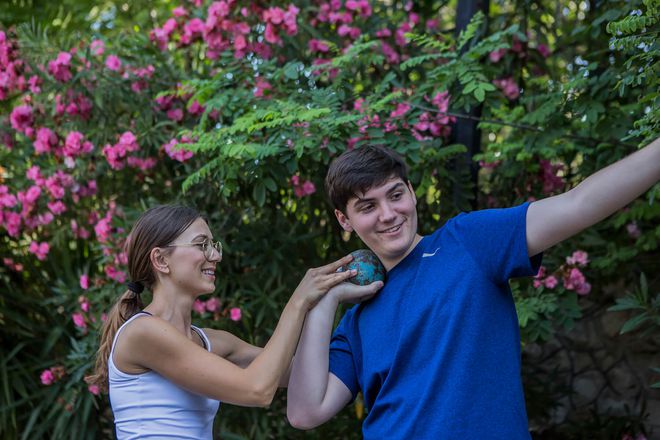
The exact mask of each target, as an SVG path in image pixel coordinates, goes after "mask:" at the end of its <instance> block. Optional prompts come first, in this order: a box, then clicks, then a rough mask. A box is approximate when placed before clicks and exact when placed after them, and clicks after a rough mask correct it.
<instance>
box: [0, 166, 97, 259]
mask: <svg viewBox="0 0 660 440" xmlns="http://www.w3.org/2000/svg"><path fill="white" fill-rule="evenodd" d="M26 177H27V178H28V180H31V181H33V184H32V185H30V186H29V187H28V188H27V189H26V190H19V191H17V193H16V195H14V194H11V193H10V192H9V188H8V187H7V186H6V185H0V226H2V227H4V228H5V230H6V231H7V233H8V234H9V235H10V236H11V237H18V236H19V234H20V232H21V230H22V229H24V230H25V231H31V230H34V229H36V228H37V227H39V226H45V225H48V224H49V223H50V222H52V221H53V220H54V218H55V216H58V215H61V214H63V213H64V212H65V211H66V210H67V206H66V204H65V202H64V200H63V199H64V196H65V194H66V189H67V188H71V187H74V186H75V190H76V191H78V192H79V193H80V194H83V195H84V194H88V193H89V192H90V191H89V189H88V188H86V187H85V186H81V185H77V184H76V183H75V181H74V179H73V177H72V176H71V175H69V174H67V173H65V172H64V171H62V170H58V171H56V172H55V173H54V174H53V175H51V176H49V177H48V178H46V177H44V176H43V175H42V174H41V169H40V168H39V167H38V166H37V165H33V166H32V167H30V168H29V169H28V170H27V172H26ZM90 184H91V183H90ZM72 189H74V188H72ZM73 197H74V199H77V198H78V195H77V194H73ZM42 200H43V202H42ZM44 205H45V206H44ZM16 208H20V211H18V212H17V211H14V210H13V209H16ZM43 208H47V210H43ZM38 249H39V251H38V252H37V251H36V250H35V251H34V252H32V253H34V254H35V255H37V256H40V257H43V256H45V255H46V254H47V251H44V250H43V249H44V247H43V246H41V247H40V248H38ZM40 259H41V258H40Z"/></svg>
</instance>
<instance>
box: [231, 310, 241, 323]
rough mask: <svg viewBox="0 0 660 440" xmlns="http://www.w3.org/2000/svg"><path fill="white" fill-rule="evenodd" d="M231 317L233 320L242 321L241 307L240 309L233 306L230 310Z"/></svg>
mask: <svg viewBox="0 0 660 440" xmlns="http://www.w3.org/2000/svg"><path fill="white" fill-rule="evenodd" d="M229 318H230V319H231V320H232V321H240V320H241V309H239V308H238V307H232V308H231V309H230V310H229Z"/></svg>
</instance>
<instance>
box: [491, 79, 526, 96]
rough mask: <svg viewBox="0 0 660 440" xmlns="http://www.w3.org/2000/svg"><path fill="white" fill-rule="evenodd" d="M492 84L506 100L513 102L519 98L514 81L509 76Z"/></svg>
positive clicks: (517, 88)
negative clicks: (500, 91)
mask: <svg viewBox="0 0 660 440" xmlns="http://www.w3.org/2000/svg"><path fill="white" fill-rule="evenodd" d="M493 84H494V85H495V86H496V87H497V88H499V89H500V90H502V93H503V94H504V96H506V98H507V99H509V100H510V101H513V100H515V99H517V98H518V96H520V88H519V87H518V84H516V82H515V81H514V79H513V78H512V77H510V76H509V77H506V78H500V79H494V80H493Z"/></svg>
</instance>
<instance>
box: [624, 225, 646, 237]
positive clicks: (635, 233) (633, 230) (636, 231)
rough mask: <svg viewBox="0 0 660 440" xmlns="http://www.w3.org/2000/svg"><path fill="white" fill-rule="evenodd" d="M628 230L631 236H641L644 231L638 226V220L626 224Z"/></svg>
mask: <svg viewBox="0 0 660 440" xmlns="http://www.w3.org/2000/svg"><path fill="white" fill-rule="evenodd" d="M626 231H627V232H628V236H629V237H630V238H635V239H637V238H639V237H640V236H641V235H642V231H641V230H640V229H639V226H637V222H631V223H628V224H627V225H626Z"/></svg>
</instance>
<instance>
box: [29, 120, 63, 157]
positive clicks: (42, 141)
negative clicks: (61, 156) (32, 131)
mask: <svg viewBox="0 0 660 440" xmlns="http://www.w3.org/2000/svg"><path fill="white" fill-rule="evenodd" d="M33 145H34V151H35V153H37V154H43V153H49V152H51V151H52V150H53V149H54V148H55V147H56V146H57V135H56V134H55V133H54V132H53V131H52V130H51V129H50V128H46V127H41V128H39V129H37V140H35V141H34V144H33Z"/></svg>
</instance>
